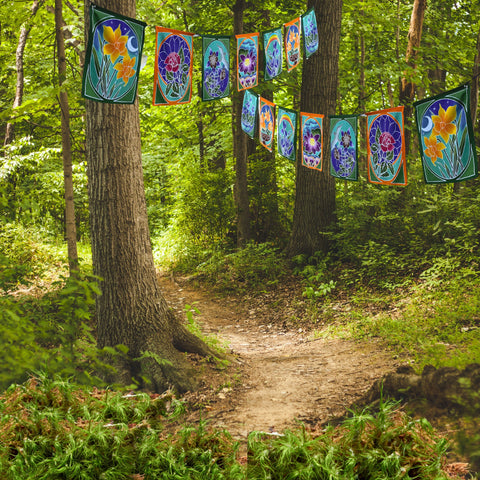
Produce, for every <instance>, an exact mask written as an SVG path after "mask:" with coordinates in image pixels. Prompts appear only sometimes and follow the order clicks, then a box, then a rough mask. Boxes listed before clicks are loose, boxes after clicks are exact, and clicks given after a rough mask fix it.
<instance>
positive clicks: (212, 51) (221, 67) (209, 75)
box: [202, 35, 230, 101]
mask: <svg viewBox="0 0 480 480" xmlns="http://www.w3.org/2000/svg"><path fill="white" fill-rule="evenodd" d="M202 47H203V48H202V52H203V55H202V58H203V63H202V79H203V80H202V100H204V101H207V100H217V99H219V98H223V97H227V96H228V95H229V94H230V37H225V36H209V35H204V36H203V37H202Z"/></svg>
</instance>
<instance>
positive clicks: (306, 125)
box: [300, 112, 324, 171]
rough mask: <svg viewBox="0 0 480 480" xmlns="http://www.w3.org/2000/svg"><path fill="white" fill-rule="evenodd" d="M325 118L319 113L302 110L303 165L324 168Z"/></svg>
mask: <svg viewBox="0 0 480 480" xmlns="http://www.w3.org/2000/svg"><path fill="white" fill-rule="evenodd" d="M323 118H324V115H321V114H318V113H305V112H300V125H301V132H302V165H304V166H305V167H308V168H314V169H316V170H320V171H321V170H322V166H323V165H322V155H323Z"/></svg>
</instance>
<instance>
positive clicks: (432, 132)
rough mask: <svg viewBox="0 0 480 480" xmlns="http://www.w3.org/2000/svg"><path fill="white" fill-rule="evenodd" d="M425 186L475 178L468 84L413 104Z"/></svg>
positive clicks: (476, 170) (475, 168) (476, 166)
mask: <svg viewBox="0 0 480 480" xmlns="http://www.w3.org/2000/svg"><path fill="white" fill-rule="evenodd" d="M414 106H415V118H416V121H417V132H418V138H419V143H420V151H421V155H422V165H423V174H424V177H425V182H426V183H446V182H459V181H462V180H468V179H471V178H474V177H476V176H477V175H478V162H477V153H476V148H475V140H474V136H473V128H472V122H471V116H470V87H469V85H468V84H466V85H463V86H461V87H458V88H455V89H454V90H450V91H448V92H445V93H443V94H441V95H437V96H435V97H431V98H427V99H425V100H421V101H419V102H415V104H414Z"/></svg>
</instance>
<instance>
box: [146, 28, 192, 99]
mask: <svg viewBox="0 0 480 480" xmlns="http://www.w3.org/2000/svg"><path fill="white" fill-rule="evenodd" d="M156 36H157V43H156V50H155V77H154V87H153V105H176V104H182V103H189V102H190V100H191V99H192V69H193V34H192V33H187V32H181V31H179V30H172V29H170V28H164V27H156Z"/></svg>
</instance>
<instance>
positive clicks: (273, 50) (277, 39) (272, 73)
mask: <svg viewBox="0 0 480 480" xmlns="http://www.w3.org/2000/svg"><path fill="white" fill-rule="evenodd" d="M263 51H264V52H265V55H264V59H265V65H264V72H265V73H264V75H265V80H271V79H272V78H275V77H276V76H277V75H280V74H281V73H282V63H283V54H282V52H283V48H282V27H279V28H276V29H274V30H269V31H268V32H265V33H264V34H263Z"/></svg>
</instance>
